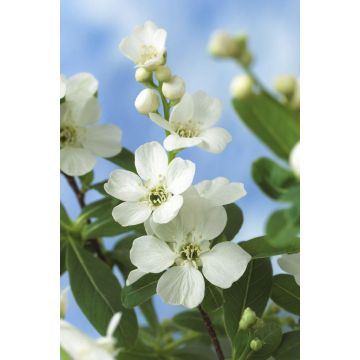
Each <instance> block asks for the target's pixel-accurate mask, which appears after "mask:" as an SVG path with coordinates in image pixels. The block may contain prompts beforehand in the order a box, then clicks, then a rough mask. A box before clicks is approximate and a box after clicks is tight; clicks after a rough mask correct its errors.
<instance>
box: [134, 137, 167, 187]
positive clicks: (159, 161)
mask: <svg viewBox="0 0 360 360" xmlns="http://www.w3.org/2000/svg"><path fill="white" fill-rule="evenodd" d="M135 167H136V170H137V173H138V174H139V175H140V177H141V178H142V179H143V180H145V181H147V180H150V181H151V182H152V184H153V185H156V184H157V183H158V182H159V180H160V177H163V176H165V175H166V172H167V169H168V157H167V154H166V151H165V150H164V148H163V147H162V146H161V145H160V144H159V143H158V142H156V141H152V142H149V143H146V144H144V145H141V146H140V147H138V148H137V149H136V151H135Z"/></svg>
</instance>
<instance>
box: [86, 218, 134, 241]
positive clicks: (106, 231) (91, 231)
mask: <svg viewBox="0 0 360 360" xmlns="http://www.w3.org/2000/svg"><path fill="white" fill-rule="evenodd" d="M140 229H141V227H140V226H127V227H123V226H121V225H120V224H118V223H117V222H115V220H114V219H113V218H112V216H111V215H110V216H109V217H103V218H99V219H97V220H95V221H93V222H92V223H90V224H86V225H84V227H83V231H82V236H83V238H84V239H94V238H98V237H104V236H116V235H119V234H124V233H128V232H130V231H140Z"/></svg>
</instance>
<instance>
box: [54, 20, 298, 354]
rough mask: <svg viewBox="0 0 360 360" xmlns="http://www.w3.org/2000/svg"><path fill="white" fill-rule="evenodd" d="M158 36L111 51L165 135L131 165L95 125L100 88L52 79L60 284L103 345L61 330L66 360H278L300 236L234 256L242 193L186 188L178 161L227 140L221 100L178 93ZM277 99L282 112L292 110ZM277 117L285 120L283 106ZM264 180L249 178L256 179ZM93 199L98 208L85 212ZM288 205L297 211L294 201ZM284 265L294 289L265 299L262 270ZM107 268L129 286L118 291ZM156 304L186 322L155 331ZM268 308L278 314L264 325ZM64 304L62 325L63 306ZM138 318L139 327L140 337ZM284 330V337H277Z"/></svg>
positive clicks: (235, 49) (226, 184)
mask: <svg viewBox="0 0 360 360" xmlns="http://www.w3.org/2000/svg"><path fill="white" fill-rule="evenodd" d="M166 36H167V33H166V31H165V30H164V29H161V28H158V27H157V26H156V25H155V24H154V23H153V22H151V21H147V22H145V23H144V24H143V25H141V26H138V27H136V28H135V29H134V31H133V32H132V33H131V35H129V36H128V37H126V38H124V39H123V40H122V41H121V43H120V51H121V52H122V53H123V54H124V55H125V56H126V57H128V58H129V59H130V60H131V61H132V62H133V63H134V64H135V79H136V81H138V82H139V83H142V84H143V85H144V90H142V91H141V92H140V93H139V95H138V96H137V98H136V100H135V108H136V109H137V111H139V112H140V113H142V114H144V115H145V116H148V117H149V119H151V121H153V122H154V124H156V125H158V126H159V127H160V128H162V129H163V130H164V133H165V138H164V141H163V144H160V143H158V142H154V141H153V142H148V143H145V144H143V145H141V146H140V147H139V148H138V149H136V151H135V153H134V154H132V153H131V152H130V151H128V150H127V149H125V148H123V147H122V146H121V135H122V134H121V130H120V129H119V128H118V127H116V126H115V125H110V124H106V125H96V122H97V120H98V119H99V118H100V106H99V101H98V99H97V93H98V83H97V81H96V79H95V78H94V77H93V76H92V75H90V74H86V73H81V74H77V75H75V76H73V77H70V78H69V79H65V78H64V77H62V78H61V87H60V90H61V101H60V102H61V105H60V107H61V126H60V146H61V150H60V154H61V171H62V174H63V175H64V177H65V178H66V180H67V181H68V183H69V185H70V187H71V188H72V189H73V191H74V193H75V195H76V197H77V199H78V202H79V205H80V207H81V209H82V210H81V213H80V215H79V217H78V218H77V219H76V220H72V219H70V218H69V216H68V215H67V213H66V210H65V208H64V207H63V206H62V205H61V273H64V272H65V271H67V272H68V273H69V278H70V286H71V291H72V293H73V295H74V297H75V300H76V302H77V304H78V305H79V307H80V308H81V310H82V311H83V313H84V314H85V316H86V317H87V318H88V320H89V321H90V322H91V323H92V325H93V326H94V327H95V328H96V330H97V331H98V332H99V333H100V334H101V335H102V337H101V338H100V339H98V340H93V339H91V338H89V337H87V336H86V335H85V334H82V333H81V332H80V330H78V329H76V328H75V327H73V326H72V325H70V324H69V323H67V322H66V320H62V322H61V351H62V356H63V357H64V358H65V359H67V358H72V359H74V360H80V359H82V360H85V359H99V360H105V359H106V360H110V359H148V358H152V359H185V358H186V359H214V358H218V359H225V358H231V359H233V360H236V359H251V358H254V359H255V358H256V359H267V358H269V357H270V356H272V355H274V356H275V357H276V355H277V354H280V355H281V354H282V352H286V351H287V347H289V345H291V346H292V347H294V346H293V343H296V341H297V339H298V325H297V322H296V321H297V318H294V317H287V318H281V317H279V316H278V311H279V309H280V308H279V307H281V308H282V309H284V310H286V311H288V312H290V313H292V314H295V315H298V312H297V306H298V304H297V303H296V292H297V288H294V282H295V280H294V276H295V278H296V282H298V281H299V279H298V274H297V273H296V274H295V272H296V271H297V266H296V259H295V263H294V258H293V257H294V256H298V255H296V253H298V252H299V251H298V250H299V249H298V242H297V240H293V238H294V237H296V236H297V233H296V234H295V235H294V234H293V233H292V234H291V236H292V239H291V241H287V242H286V241H284V239H283V238H281V241H282V242H281V243H280V246H278V245H279V244H277V243H276V241H274V240H272V241H269V239H268V237H267V236H262V237H258V238H255V239H252V240H249V241H245V242H241V243H239V244H237V243H235V242H233V241H231V240H233V238H234V236H235V235H236V234H237V232H238V231H239V230H240V228H241V225H242V221H243V216H242V212H241V210H240V208H238V207H237V205H235V204H234V202H235V201H237V200H239V199H241V198H242V197H243V196H245V195H246V191H245V188H244V185H243V184H242V183H238V182H231V181H230V180H228V179H226V178H224V177H218V178H215V179H212V180H204V181H202V182H200V183H198V184H193V178H194V175H195V172H196V165H195V164H194V163H193V162H192V161H189V160H186V159H183V158H181V157H180V155H181V151H182V150H183V149H185V148H189V147H194V146H197V147H199V148H201V149H203V150H204V151H207V152H210V153H215V154H219V153H221V152H222V151H224V150H225V148H226V146H227V144H228V143H229V142H230V141H231V140H232V138H231V135H230V133H229V132H228V131H227V130H225V129H223V128H220V127H217V126H216V122H217V121H218V120H219V118H220V116H221V112H222V105H221V102H220V100H219V99H217V98H215V97H212V96H210V95H208V94H206V93H205V92H204V91H197V92H195V93H193V94H188V93H186V85H185V81H184V80H183V79H181V78H180V77H179V76H176V75H174V74H173V73H172V70H171V69H170V68H169V67H167V66H166V59H167V52H166ZM217 36H218V35H217ZM220 37H221V39H220V41H219V38H216V39H215V40H214V39H213V40H212V42H211V52H212V53H216V51H218V54H219V52H220V53H221V56H222V57H226V56H225V55H226V51H228V53H227V54H228V55H227V56H228V57H236V58H238V59H240V60H239V62H240V63H241V64H243V65H244V66H245V68H246V69H248V66H249V65H250V63H251V59H252V56H251V54H250V52H249V51H248V50H247V46H246V44H245V45H244V43H243V42H244V40H240V41H239V40H237V41H236V42H235V43H232V42H231V41H230V40H229V39H230V38H227V39H226V36H225V35H224V34H222V35H221V36H220ZM214 41H215V42H216V41H217V43H216V44H215V45H216V46H215V45H214ZM226 41H227V42H226ZM239 44H240V45H239ZM214 48H216V51H214ZM240 52H242V53H241V54H240ZM247 80H248V82H250V83H251V84H250V85H251V86H249V84H246V83H245V85H244V82H243V83H242V84H240V85H239V84H237V85H236V86H235V85H232V89H233V90H232V91H233V93H234V91H235V90H236V91H235V92H236V94H237V95H239V92H241V91H242V92H243V93H244V89H245V90H247V93H246V91H245V93H246V94H245V96H243V98H251V95H249V94H250V93H251V91H252V87H253V85H254V78H253V77H250V78H249V79H247ZM234 88H235V90H234ZM239 89H240V90H241V91H240V90H239ZM249 89H250V90H249ZM287 94H288V96H287V97H286V99H287V100H286V101H288V102H289V103H291V104H293V103H294V101H290V100H288V99H290V95H289V91H288V92H287ZM241 95H244V94H241ZM238 97H239V96H238ZM240 98H241V96H240ZM274 101H275V100H274ZM279 104H280V102H279ZM281 106H283V107H286V106H287V103H286V104H285V100H284V104H281ZM292 109H293V108H292ZM291 111H293V110H291ZM96 156H101V157H105V158H106V159H108V160H109V161H111V162H113V163H114V164H116V165H118V166H119V167H120V169H117V170H114V171H113V172H112V173H111V174H110V176H109V179H108V180H107V181H103V182H100V183H94V174H93V169H94V167H95V162H96ZM266 170H268V169H267V168H266V169H260V170H259V171H260V173H261V174H262V175H264V176H265V177H266V176H267V175H268V173H267V171H266ZM286 172H287V173H286V174H287V175H288V177H289V176H290V175H291V176H293V175H292V172H290V171H289V170H286ZM289 174H290V175H289ZM282 175H283V174H282ZM76 177H78V179H76ZM293 177H294V179H295V180H294V179H292V180H293V183H292V184H293V185H294V184H295V185H296V181H297V180H296V179H297V177H296V176H293ZM274 178H275V180H277V179H278V176H277V175H276V176H275V177H274ZM266 180H267V182H268V187H271V186H274V187H275V185H277V186H278V188H280V185H279V184H272V183H271V181H272V180H273V179H272V178H271V179H270V180H269V177H268V176H267V179H266ZM281 180H282V179H281ZM287 180H288V179H287ZM288 182H289V181H288ZM288 182H287V184H288ZM295 185H294V186H295ZM90 190H95V191H97V192H98V193H99V194H100V195H101V198H100V199H99V200H98V201H95V202H93V203H91V204H87V205H86V204H85V194H86V193H87V192H88V191H90ZM280 190H281V189H280ZM280 190H279V189H278V191H280ZM292 190H293V189H292ZM289 197H290V198H291V201H293V199H294V195H293V197H291V196H289ZM288 211H290V210H288ZM292 212H296V211H295V210H292ZM107 236H121V238H120V239H119V240H118V242H117V243H116V245H115V246H114V248H113V249H111V250H106V249H105V248H104V246H103V244H102V240H101V238H103V237H107ZM282 236H283V237H284V235H283V234H282ZM286 238H287V237H286ZM280 254H288V255H285V256H287V257H284V258H282V259H281V260H280V261H279V263H280V266H281V267H282V268H283V269H284V270H285V271H288V272H289V273H290V274H292V275H284V276H286V279H280V283H279V284H278V285H279V286H278V287H277V288H274V287H273V279H275V277H273V276H272V266H271V262H270V260H269V258H270V256H273V255H280ZM289 254H290V255H289ZM294 254H295V255H294ZM294 264H295V265H294ZM114 268H118V269H119V270H120V272H121V273H122V275H123V276H124V277H125V279H126V281H125V283H126V284H125V286H124V287H122V286H121V285H120V283H119V281H118V279H117V278H116V277H115V275H114V273H113V271H112V270H113V269H114ZM284 281H285V282H287V283H286V284H285V285H286V286H288V287H290V288H291V290H292V292H293V293H295V297H294V296H290V298H288V299H285V300H286V301H284V304H285V305H283V304H282V299H283V296H282V295H283V294H282V293H281V291H280V294H279V289H278V288H282V287H283V285H284V284H283V282H284ZM295 286H298V285H297V284H296V283H295ZM285 290H286V289H285ZM155 293H156V294H158V295H159V297H160V298H161V300H162V301H163V302H165V303H167V304H172V305H182V306H184V307H185V308H187V310H186V311H184V312H182V313H179V314H177V315H175V317H174V318H173V319H172V320H166V321H164V322H162V323H160V322H159V320H158V317H157V314H156V312H155V309H154V307H153V303H152V296H153V295H154V294H155ZM270 297H271V298H272V300H273V302H275V303H276V304H277V305H271V306H270V307H269V308H268V309H267V310H266V311H265V312H264V310H265V307H266V306H267V303H268V300H269V298H270ZM61 298H62V306H61V309H62V310H61V316H62V317H64V314H65V312H66V311H65V309H66V306H65V302H64V301H65V300H64V299H66V297H65V295H64V292H63V293H62V297H61ZM279 299H280V300H279ZM289 304H290V305H289ZM135 306H139V308H140V310H141V312H142V313H143V315H144V317H145V319H146V321H147V325H146V326H142V327H140V328H139V326H138V323H137V319H136V315H135V312H134V307H135ZM284 319H285V321H284ZM289 327H290V328H291V330H292V331H287V332H284V334H283V330H284V329H285V330H286V328H287V329H288V328H289ZM206 334H207V335H206ZM211 345H212V346H211ZM295 350H296V349H295ZM292 351H293V350H292ZM293 354H294V353H293ZM281 356H282V355H281ZM295 358H296V357H292V359H295ZM281 359H285V357H281ZM289 359H290V358H289Z"/></svg>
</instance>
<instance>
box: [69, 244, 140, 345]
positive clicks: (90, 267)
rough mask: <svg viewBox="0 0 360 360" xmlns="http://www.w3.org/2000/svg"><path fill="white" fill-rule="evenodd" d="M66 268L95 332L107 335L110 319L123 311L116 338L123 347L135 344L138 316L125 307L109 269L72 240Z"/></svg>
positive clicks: (76, 295) (73, 290) (115, 280)
mask: <svg viewBox="0 0 360 360" xmlns="http://www.w3.org/2000/svg"><path fill="white" fill-rule="evenodd" d="M67 269H68V272H69V276H70V285H71V290H72V293H73V295H74V297H75V300H76V302H77V304H78V305H79V307H80V308H81V310H82V311H83V313H84V314H85V316H86V317H87V318H88V320H89V321H90V322H91V324H92V325H93V326H94V327H95V329H96V330H97V331H98V332H99V333H100V334H101V335H105V334H106V329H107V327H108V324H109V322H110V319H111V317H112V316H113V315H114V314H115V313H117V312H119V311H121V312H122V317H121V321H120V325H119V326H118V328H117V330H116V331H115V335H114V336H115V337H116V339H118V341H119V345H121V346H131V345H133V344H134V343H135V341H136V338H137V332H138V325H137V320H136V315H135V313H134V311H132V310H126V309H124V307H123V306H122V303H121V287H120V284H119V282H118V280H117V279H116V277H115V276H114V274H113V273H112V271H111V270H110V268H109V267H108V266H107V265H105V264H104V263H103V262H102V261H101V260H99V259H98V258H96V257H94V256H93V255H91V254H90V253H89V252H87V251H86V250H83V249H82V248H80V247H79V246H78V245H76V244H75V243H74V242H73V241H72V240H71V241H70V242H69V246H68V251H67Z"/></svg>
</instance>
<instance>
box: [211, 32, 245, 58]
mask: <svg viewBox="0 0 360 360" xmlns="http://www.w3.org/2000/svg"><path fill="white" fill-rule="evenodd" d="M208 50H209V53H210V54H211V55H213V56H217V57H231V56H234V55H236V53H237V50H238V46H237V42H236V40H235V39H234V38H233V37H232V36H231V35H229V34H228V33H227V32H225V31H216V32H215V33H214V34H213V35H212V36H211V38H210V41H209V45H208Z"/></svg>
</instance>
